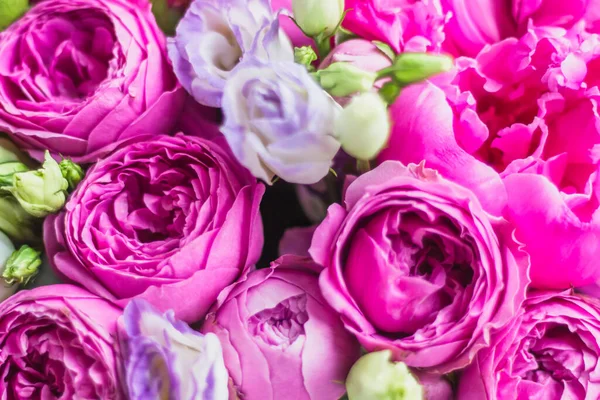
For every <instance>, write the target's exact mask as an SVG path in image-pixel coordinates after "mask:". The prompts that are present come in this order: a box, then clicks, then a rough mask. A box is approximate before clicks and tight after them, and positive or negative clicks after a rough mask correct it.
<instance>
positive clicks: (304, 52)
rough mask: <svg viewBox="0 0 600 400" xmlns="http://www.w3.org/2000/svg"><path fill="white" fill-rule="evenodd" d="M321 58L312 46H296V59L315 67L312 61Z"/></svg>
mask: <svg viewBox="0 0 600 400" xmlns="http://www.w3.org/2000/svg"><path fill="white" fill-rule="evenodd" d="M317 58H319V57H318V56H317V53H315V51H314V50H313V48H312V47H310V46H303V47H296V48H294V61H295V62H296V63H297V64H301V65H304V66H306V67H307V68H309V70H310V69H311V68H313V66H312V63H313V62H315V61H316V60H317Z"/></svg>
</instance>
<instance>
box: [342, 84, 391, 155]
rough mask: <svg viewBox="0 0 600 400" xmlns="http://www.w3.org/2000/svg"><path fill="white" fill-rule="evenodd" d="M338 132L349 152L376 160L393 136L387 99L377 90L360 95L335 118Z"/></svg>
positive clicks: (345, 149)
mask: <svg viewBox="0 0 600 400" xmlns="http://www.w3.org/2000/svg"><path fill="white" fill-rule="evenodd" d="M334 132H335V135H336V136H337V137H338V139H339V141H340V143H341V144H342V148H343V149H344V151H345V152H346V153H348V154H349V155H351V156H352V157H355V158H357V159H359V160H372V159H374V158H375V157H377V155H378V154H379V152H380V151H381V150H383V148H384V147H385V145H386V144H387V141H388V138H389V136H390V118H389V116H388V110H387V104H386V102H385V101H384V100H383V99H382V98H381V96H379V95H378V94H377V93H374V92H367V93H363V94H361V95H358V96H356V97H354V98H352V100H351V101H350V103H349V104H348V105H347V106H346V108H344V110H343V111H342V112H341V113H340V115H339V116H338V118H337V119H336V121H335V130H334Z"/></svg>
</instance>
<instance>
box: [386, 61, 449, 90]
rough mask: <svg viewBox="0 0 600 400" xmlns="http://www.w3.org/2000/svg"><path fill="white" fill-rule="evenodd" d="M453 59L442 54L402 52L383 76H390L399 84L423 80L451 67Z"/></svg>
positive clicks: (406, 84)
mask: <svg viewBox="0 0 600 400" xmlns="http://www.w3.org/2000/svg"><path fill="white" fill-rule="evenodd" d="M453 65H454V60H453V59H452V57H449V56H446V55H443V54H429V53H402V54H400V55H399V56H398V57H396V59H395V60H394V64H393V65H392V66H391V67H390V68H388V69H387V71H388V72H389V73H388V74H385V76H392V77H393V78H394V81H395V82H396V83H397V84H398V85H400V86H408V85H410V84H413V83H417V82H421V81H424V80H426V79H428V78H431V77H432V76H434V75H437V74H441V73H442V72H448V71H450V69H452V67H453Z"/></svg>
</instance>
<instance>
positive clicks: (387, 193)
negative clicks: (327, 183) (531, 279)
mask: <svg viewBox="0 0 600 400" xmlns="http://www.w3.org/2000/svg"><path fill="white" fill-rule="evenodd" d="M344 202H345V207H342V206H341V205H338V204H334V205H332V206H331V207H329V214H328V216H327V218H326V219H325V220H324V221H323V222H322V223H321V225H320V226H319V227H318V228H317V231H316V232H315V234H314V236H313V241H312V246H311V248H310V254H311V255H312V256H313V258H314V259H315V261H316V262H318V263H320V264H322V265H323V266H325V267H326V269H325V270H324V271H323V272H322V273H321V276H320V285H321V290H322V292H323V296H324V297H325V298H326V299H327V301H328V302H329V304H331V306H332V307H333V308H334V309H335V310H337V311H338V312H339V313H340V314H341V315H342V321H343V322H344V324H345V325H346V329H348V330H349V331H350V332H352V333H353V334H355V335H356V336H357V337H358V339H359V341H360V342H361V344H362V345H363V346H364V347H365V348H366V349H367V351H376V350H382V349H389V350H391V351H392V354H393V357H394V359H395V360H397V361H404V362H405V363H406V364H407V365H409V366H411V367H418V368H424V369H427V370H428V372H432V373H446V372H449V371H452V370H455V369H459V368H462V367H465V366H466V365H468V364H469V363H470V361H471V360H472V359H473V357H474V356H475V354H476V353H477V351H478V350H479V349H481V348H483V347H486V346H488V345H489V344H490V342H489V335H490V333H491V332H493V331H494V330H496V329H498V328H499V327H502V326H504V325H505V324H507V323H508V322H509V321H510V319H511V318H512V317H513V315H514V313H515V311H516V310H517V309H518V308H519V307H520V306H521V303H522V301H523V299H524V297H525V288H526V286H527V283H528V278H527V270H528V260H527V257H526V255H525V254H524V253H522V252H520V251H519V250H518V249H517V247H518V244H517V243H516V242H515V241H514V240H513V238H512V236H511V231H510V228H509V226H508V224H507V223H506V221H504V220H502V219H499V218H494V217H491V216H490V215H488V214H487V213H486V212H485V211H483V209H482V208H481V206H480V204H479V202H478V201H477V199H476V198H475V196H474V195H473V194H472V193H471V192H470V191H469V190H467V189H465V188H463V187H461V186H459V185H457V184H455V183H453V182H450V181H447V180H445V179H443V178H441V177H440V176H439V175H437V173H436V172H435V171H433V170H430V169H427V168H424V167H423V166H422V165H419V166H417V165H414V164H413V165H410V166H409V167H405V166H404V165H402V164H400V163H398V162H386V163H384V164H382V165H380V166H379V167H377V168H376V169H374V170H372V171H371V172H369V173H367V174H364V175H362V176H360V177H358V178H357V179H356V180H355V181H354V182H352V183H351V184H350V186H349V187H348V188H347V190H346V193H345V198H344Z"/></svg>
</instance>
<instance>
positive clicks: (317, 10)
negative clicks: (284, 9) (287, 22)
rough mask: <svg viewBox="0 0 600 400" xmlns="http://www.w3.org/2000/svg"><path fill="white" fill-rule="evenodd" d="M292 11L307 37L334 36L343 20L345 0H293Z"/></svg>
mask: <svg viewBox="0 0 600 400" xmlns="http://www.w3.org/2000/svg"><path fill="white" fill-rule="evenodd" d="M292 9H293V11H294V19H295V20H296V23H297V24H298V26H299V27H300V28H301V29H302V31H303V32H304V33H305V34H306V35H308V36H317V35H320V34H325V35H332V34H333V33H334V30H335V28H336V27H337V26H338V24H339V23H340V20H341V19H342V15H343V13H344V0H293V1H292Z"/></svg>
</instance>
